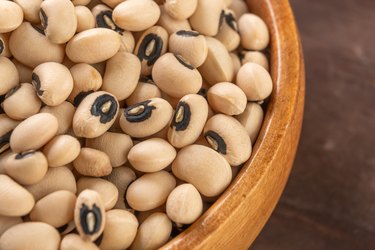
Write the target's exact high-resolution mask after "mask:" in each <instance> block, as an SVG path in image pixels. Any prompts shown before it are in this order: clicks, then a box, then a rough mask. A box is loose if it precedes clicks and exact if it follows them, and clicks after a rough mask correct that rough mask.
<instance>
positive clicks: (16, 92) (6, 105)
mask: <svg viewBox="0 0 375 250" xmlns="http://www.w3.org/2000/svg"><path fill="white" fill-rule="evenodd" d="M41 106H42V102H41V101H40V99H39V98H38V96H37V95H36V92H35V90H34V87H33V85H31V84H30V83H22V84H20V85H18V86H16V87H14V88H13V89H11V90H10V91H9V92H8V93H7V94H6V96H5V100H4V102H3V103H2V108H3V109H4V111H5V113H6V114H7V115H8V116H9V117H10V118H12V119H15V120H23V119H26V118H28V117H30V116H32V115H35V114H37V113H38V112H39V110H40V108H41Z"/></svg>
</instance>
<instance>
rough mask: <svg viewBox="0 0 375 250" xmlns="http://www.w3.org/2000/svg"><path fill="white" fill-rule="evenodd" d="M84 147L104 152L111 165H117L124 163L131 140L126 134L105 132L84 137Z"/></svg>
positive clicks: (131, 144) (131, 143) (130, 146)
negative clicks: (87, 137)
mask: <svg viewBox="0 0 375 250" xmlns="http://www.w3.org/2000/svg"><path fill="white" fill-rule="evenodd" d="M86 147H89V148H93V149H97V150H100V151H102V152H104V153H106V154H107V155H108V156H109V158H110V160H111V165H112V167H119V166H121V165H123V164H125V163H126V161H127V157H128V154H129V151H130V149H131V148H132V147H133V141H132V139H131V138H130V136H128V135H126V134H123V133H121V134H120V133H112V132H106V133H105V134H103V135H101V136H99V137H97V138H94V139H86Z"/></svg>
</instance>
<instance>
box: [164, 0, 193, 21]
mask: <svg viewBox="0 0 375 250" xmlns="http://www.w3.org/2000/svg"><path fill="white" fill-rule="evenodd" d="M197 6H198V0H166V1H165V4H164V8H165V10H166V11H167V13H168V14H169V15H170V16H171V17H173V18H175V19H177V20H184V19H187V18H189V17H190V16H192V15H193V14H194V12H195V10H196V9H197Z"/></svg>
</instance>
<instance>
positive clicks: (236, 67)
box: [229, 53, 242, 81]
mask: <svg viewBox="0 0 375 250" xmlns="http://www.w3.org/2000/svg"><path fill="white" fill-rule="evenodd" d="M229 55H230V58H232V62H233V75H234V78H233V80H234V81H235V80H236V76H237V73H238V71H239V70H240V68H241V66H242V64H241V60H240V57H239V56H238V55H236V54H235V53H230V54H229Z"/></svg>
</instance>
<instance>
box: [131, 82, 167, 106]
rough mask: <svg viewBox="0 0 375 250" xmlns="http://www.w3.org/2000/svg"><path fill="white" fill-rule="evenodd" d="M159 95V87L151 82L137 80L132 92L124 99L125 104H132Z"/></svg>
mask: <svg viewBox="0 0 375 250" xmlns="http://www.w3.org/2000/svg"><path fill="white" fill-rule="evenodd" d="M156 97H161V92H160V90H159V88H158V87H157V86H156V85H155V84H154V83H153V82H146V81H144V82H142V81H141V82H138V85H137V87H136V88H135V90H134V91H133V93H132V94H131V95H130V96H129V97H128V98H127V99H126V104H127V105H128V106H132V105H134V104H137V103H139V102H144V101H146V100H148V99H151V98H156Z"/></svg>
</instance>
